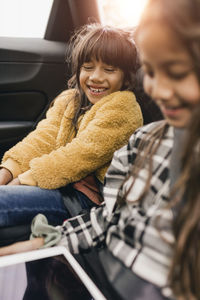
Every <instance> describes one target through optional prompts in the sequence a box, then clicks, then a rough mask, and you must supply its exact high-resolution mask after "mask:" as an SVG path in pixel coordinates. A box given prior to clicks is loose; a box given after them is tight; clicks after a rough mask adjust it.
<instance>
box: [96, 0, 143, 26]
mask: <svg viewBox="0 0 200 300" xmlns="http://www.w3.org/2000/svg"><path fill="white" fill-rule="evenodd" d="M146 2H147V0H98V4H99V8H100V11H101V19H102V21H103V23H105V24H108V25H113V26H117V27H126V26H136V25H137V24H138V22H139V19H140V16H141V13H142V10H143V9H144V6H145V4H146Z"/></svg>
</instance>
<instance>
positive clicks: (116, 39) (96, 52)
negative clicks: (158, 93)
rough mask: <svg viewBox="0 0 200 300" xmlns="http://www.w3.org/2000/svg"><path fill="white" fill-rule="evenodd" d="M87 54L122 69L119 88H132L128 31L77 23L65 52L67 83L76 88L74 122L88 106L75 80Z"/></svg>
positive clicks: (133, 52) (132, 61)
mask: <svg viewBox="0 0 200 300" xmlns="http://www.w3.org/2000/svg"><path fill="white" fill-rule="evenodd" d="M91 58H95V59H96V60H97V61H99V60H101V61H102V62H104V63H106V64H108V65H112V66H114V67H117V68H120V69H121V70H122V71H123V72H124V83H123V86H122V90H129V89H131V90H132V89H134V86H135V74H136V70H137V68H138V63H137V51H136V47H135V43H134V41H133V37H132V32H131V31H130V30H125V29H118V28H114V27H112V26H103V25H101V24H97V23H93V24H89V25H85V26H83V27H81V28H80V29H78V30H77V31H76V32H75V33H74V35H73V36H72V38H71V40H70V44H69V46H68V51H67V55H66V59H67V62H68V64H70V66H71V70H72V74H71V78H70V80H69V81H68V87H69V88H75V89H76V91H77V93H76V97H78V98H79V100H80V101H79V107H78V109H77V111H76V114H75V116H74V119H73V123H74V125H76V123H77V120H78V118H79V116H80V115H81V114H83V113H84V112H85V110H87V109H89V108H90V107H91V103H90V102H89V101H88V99H87V98H86V96H85V94H84V93H83V91H82V89H81V87H80V82H79V75H80V70H81V66H82V65H83V64H84V63H85V62H89V61H90V60H91Z"/></svg>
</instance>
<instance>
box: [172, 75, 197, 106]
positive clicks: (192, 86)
mask: <svg viewBox="0 0 200 300" xmlns="http://www.w3.org/2000/svg"><path fill="white" fill-rule="evenodd" d="M177 92H178V94H179V96H180V97H181V98H182V99H185V100H186V101H188V102H190V103H194V104H196V103H199V102H200V85H199V82H198V81H197V79H196V78H195V79H194V78H193V79H192V80H188V81H187V82H183V83H182V84H180V85H179V86H177Z"/></svg>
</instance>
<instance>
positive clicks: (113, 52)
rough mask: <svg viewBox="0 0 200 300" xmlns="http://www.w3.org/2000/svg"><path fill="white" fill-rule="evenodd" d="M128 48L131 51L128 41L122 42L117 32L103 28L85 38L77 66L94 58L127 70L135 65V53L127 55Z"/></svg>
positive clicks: (122, 39)
mask: <svg viewBox="0 0 200 300" xmlns="http://www.w3.org/2000/svg"><path fill="white" fill-rule="evenodd" d="M129 48H130V51H131V52H132V51H133V48H132V47H130V45H129V44H128V42H126V43H125V42H124V38H120V36H119V33H118V34H116V33H115V32H113V30H112V31H111V30H109V29H104V30H102V31H101V32H96V34H95V35H93V36H91V37H90V39H87V41H86V42H85V45H84V47H83V48H82V51H81V55H80V57H79V66H81V65H82V64H83V63H84V62H89V61H90V60H91V59H92V58H94V59H96V60H97V61H102V62H103V63H105V64H108V65H112V66H114V67H118V68H120V69H122V70H127V69H129V68H130V67H131V66H132V65H135V59H134V58H135V53H131V54H130V55H127V52H128V51H129ZM130 56H131V58H132V59H130Z"/></svg>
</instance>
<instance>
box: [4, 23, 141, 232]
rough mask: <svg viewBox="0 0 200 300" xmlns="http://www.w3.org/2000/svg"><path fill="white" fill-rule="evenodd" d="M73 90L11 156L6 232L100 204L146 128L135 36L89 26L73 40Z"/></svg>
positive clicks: (7, 164) (6, 189) (59, 219)
mask: <svg viewBox="0 0 200 300" xmlns="http://www.w3.org/2000/svg"><path fill="white" fill-rule="evenodd" d="M71 45H72V47H71V48H70V49H71V53H72V55H71V57H70V61H71V62H72V63H71V65H72V74H73V76H72V78H71V80H70V81H69V84H70V85H69V87H70V89H69V90H67V91H64V92H63V93H61V94H60V95H59V96H58V97H57V98H56V99H55V101H54V103H53V105H52V106H51V107H50V109H49V110H48V112H47V115H46V118H45V119H44V120H42V121H41V122H40V123H39V124H38V126H37V128H36V129H35V130H34V131H33V132H31V133H30V134H29V135H28V136H27V137H25V138H24V139H23V140H22V141H21V142H19V143H18V144H17V145H16V146H14V147H13V148H11V149H10V150H9V151H7V152H6V153H5V155H4V157H3V160H2V164H1V169H0V226H1V227H2V226H13V225H20V224H26V223H30V221H31V220H32V218H33V217H34V216H35V215H36V214H37V213H39V212H40V213H43V214H44V215H46V217H47V218H48V221H49V223H50V224H53V225H55V224H61V223H62V222H63V220H64V219H66V218H68V217H69V216H72V215H76V214H78V213H80V211H81V210H83V209H87V208H90V207H91V206H93V205H98V204H100V202H101V186H102V183H103V180H104V175H105V172H106V170H107V168H108V166H109V164H110V161H111V158H112V156H113V153H114V151H115V150H117V149H118V148H120V147H122V146H123V145H124V144H125V143H126V142H127V141H128V138H129V137H130V135H131V134H132V133H133V131H134V130H135V129H136V128H138V127H139V126H141V125H142V114H141V110H140V107H139V105H138V104H137V102H136V99H135V96H134V94H133V93H132V92H130V91H128V90H129V89H130V87H131V88H133V87H134V85H133V84H134V74H135V72H136V48H135V45H134V42H133V40H132V39H131V36H130V34H129V32H126V31H124V30H120V29H114V28H112V27H108V26H101V25H98V24H90V25H87V26H84V27H83V28H81V29H80V30H79V31H78V32H77V33H75V35H74V37H73V38H72V44H71Z"/></svg>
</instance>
